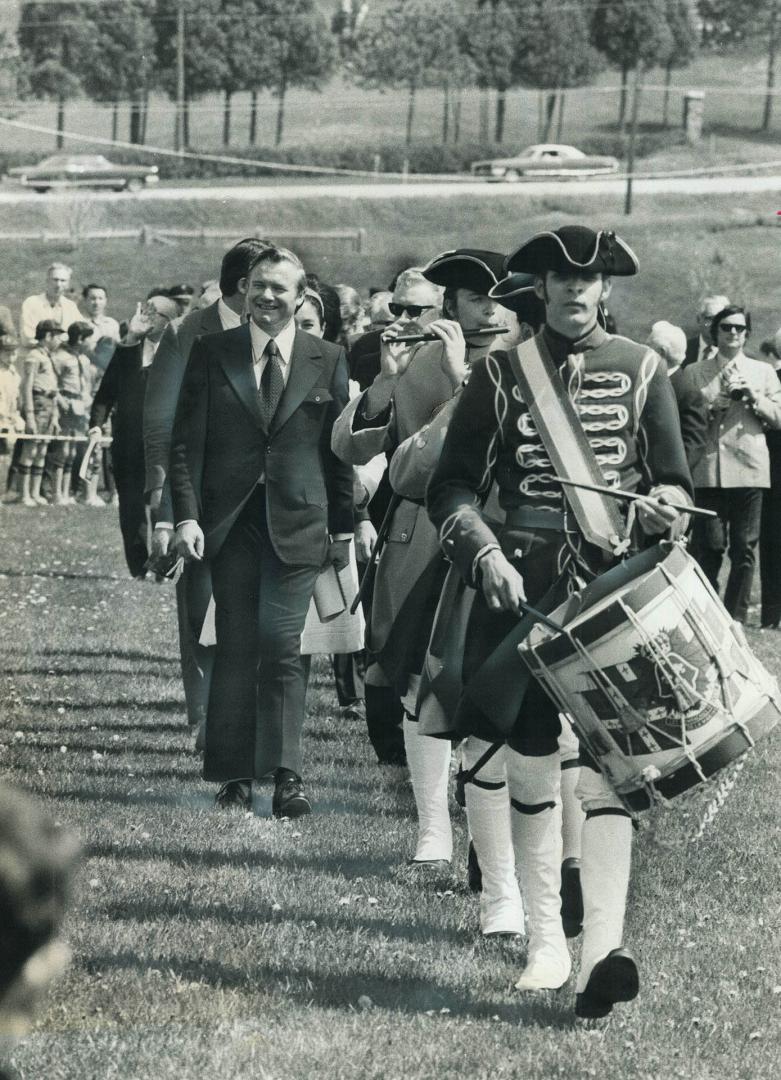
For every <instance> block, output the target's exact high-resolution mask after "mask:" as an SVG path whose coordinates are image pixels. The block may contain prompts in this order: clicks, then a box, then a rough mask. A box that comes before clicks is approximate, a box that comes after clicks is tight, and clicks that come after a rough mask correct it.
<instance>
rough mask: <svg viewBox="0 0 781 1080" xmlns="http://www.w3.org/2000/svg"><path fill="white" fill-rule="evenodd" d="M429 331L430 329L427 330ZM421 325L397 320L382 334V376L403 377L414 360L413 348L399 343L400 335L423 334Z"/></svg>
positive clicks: (410, 321) (390, 377) (411, 321)
mask: <svg viewBox="0 0 781 1080" xmlns="http://www.w3.org/2000/svg"><path fill="white" fill-rule="evenodd" d="M426 329H427V330H428V327H427V328H426ZM421 333H423V330H422V329H421V327H420V325H419V324H418V323H416V322H414V321H413V320H411V319H397V320H396V322H394V323H391V324H390V326H388V327H386V328H385V330H383V332H382V337H381V338H380V374H381V375H383V376H384V377H385V378H388V379H393V378H398V377H399V375H403V374H404V372H405V371H406V370H407V368H408V367H409V364H410V360H411V359H412V346H411V345H410V344H409V343H406V342H397V341H396V340H395V339H396V338H397V337H398V336H399V335H400V334H421Z"/></svg>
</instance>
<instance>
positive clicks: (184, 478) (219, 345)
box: [170, 324, 353, 566]
mask: <svg viewBox="0 0 781 1080" xmlns="http://www.w3.org/2000/svg"><path fill="white" fill-rule="evenodd" d="M347 401H348V391H347V360H346V357H345V354H344V350H343V349H342V348H341V347H340V346H338V345H332V344H330V343H329V342H327V341H321V340H320V339H319V338H315V337H312V335H311V334H307V333H304V332H303V331H301V330H298V331H296V336H295V342H294V346H293V354H292V357H291V366H290V374H289V377H288V382H287V385H286V387H285V390H284V393H283V394H282V398H281V399H280V402H279V405H278V406H277V411H276V413H275V414H274V417H273V419H272V421H271V425H270V427H269V429H268V430H266V428H265V426H264V422H263V419H262V417H261V413H260V409H259V406H258V393H257V388H256V385H255V376H254V373H253V369H252V349H251V343H250V332H249V326H247V325H246V324H245V325H243V326H240V327H238V328H237V329H235V330H227V331H225V332H223V333H221V334H210V335H208V336H207V337H202V338H199V339H198V340H197V341H196V343H195V345H194V346H193V348H192V351H191V353H190V361H189V364H188V366H187V371H186V372H185V376H184V381H183V383H182V389H181V393H180V395H179V404H178V407H177V410H176V419H175V421H174V430H173V441H172V445H171V473H170V480H171V493H172V496H173V508H174V521H175V523H178V522H180V521H184V520H187V519H195V520H197V521H198V522H199V524H200V525H201V528H202V529H203V531H204V534H205V537H206V556H207V558H210V557H213V556H214V555H216V553H217V552H218V551H219V549H220V547H221V546H222V543H223V541H224V540H225V537H226V536H227V535H228V532H229V531H230V529H231V527H232V525H233V523H234V522H235V520H236V518H237V517H238V515H239V513H240V511H241V509H242V507H243V506H244V504H245V503H246V501H247V499H248V498H249V496H250V495H251V494H252V491H253V490H254V488H255V485H256V484H257V482H258V480H259V479H260V476H261V474H263V475H265V489H266V518H267V523H268V529H269V533H270V536H271V541H272V543H273V545H274V549H275V551H276V552H277V555H278V556H279V558H280V559H281V560H282V561H283V562H285V563H288V564H291V565H301V566H316V565H317V566H319V565H320V563H321V562H322V561H323V558H324V556H325V552H326V549H327V543H328V533H329V532H331V533H339V532H343V533H351V532H352V531H353V504H352V503H353V476H352V468H351V466H350V465H345V464H343V463H342V462H341V461H339V459H338V458H337V457H336V455H335V454H334V453H333V452H332V450H331V428H332V427H333V423H334V421H335V420H336V418H337V417H338V416H339V414H340V413H341V411H342V409H343V408H344V407H345V406H346V404H347Z"/></svg>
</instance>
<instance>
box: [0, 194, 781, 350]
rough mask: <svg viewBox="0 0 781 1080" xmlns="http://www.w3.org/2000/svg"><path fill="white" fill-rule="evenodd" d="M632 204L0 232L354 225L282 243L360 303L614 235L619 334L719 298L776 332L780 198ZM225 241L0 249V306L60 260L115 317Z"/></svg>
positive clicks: (149, 207)
mask: <svg viewBox="0 0 781 1080" xmlns="http://www.w3.org/2000/svg"><path fill="white" fill-rule="evenodd" d="M635 206H636V210H635V213H633V215H632V216H631V217H629V218H626V217H624V216H623V213H622V200H621V198H620V197H619V196H609V197H601V198H600V197H588V196H583V195H580V194H579V193H578V192H577V191H576V190H574V189H573V186H572V185H568V184H563V185H560V186H559V188H558V189H554V190H552V191H551V193H550V195H548V196H546V197H544V198H536V197H530V196H528V195H526V194H524V191H523V188H522V187H521V188H520V189H513V188H508V189H507V191H506V192H503V194H502V195H501V197H497V198H491V199H480V198H475V197H469V196H466V195H463V194H460V193H456V194H454V195H450V196H443V198H441V199H424V198H417V199H409V200H407V199H405V200H398V201H396V200H379V199H372V198H371V197H365V198H348V197H344V198H331V199H308V200H305V199H302V200H300V201H298V200H292V201H289V202H270V201H264V200H263V199H262V198H259V199H258V200H257V201H254V202H224V203H220V202H207V201H200V200H197V199H193V200H182V201H181V202H178V203H158V202H149V203H143V204H139V203H137V202H135V201H133V200H128V201H126V202H119V203H108V202H106V201H103V200H101V199H100V198H97V199H96V198H91V199H90V198H89V197H82V196H79V197H78V198H76V199H74V200H73V201H72V202H69V203H68V204H62V203H53V204H41V205H40V206H38V205H36V204H35V203H33V204H30V203H24V204H19V205H17V206H15V207H13V208H11V207H7V206H3V207H0V228H3V229H5V228H8V229H14V230H17V229H26V228H29V229H41V230H44V229H47V228H48V229H70V230H71V231H73V232H74V233H78V232H79V231H81V232H84V231H87V230H89V229H102V228H110V227H115V228H122V227H130V226H133V227H140V225H141V224H142V223H144V222H145V223H146V224H149V225H152V226H154V225H159V226H161V227H163V226H166V225H167V226H169V227H171V226H181V227H189V228H200V227H203V226H210V227H217V226H220V227H224V228H226V229H229V230H234V236H235V239H236V240H238V239H239V238H240V237H241V236H244V235H247V234H248V233H251V232H253V231H254V230H255V229H256V228H259V229H261V230H262V231H264V232H265V231H267V233H268V235H271V236H272V237H274V236H282V237H283V238H284V234H285V232H286V231H289V232H299V233H300V232H302V231H306V230H311V231H314V232H316V231H319V230H324V229H345V228H350V229H357V228H359V227H362V228H364V229H365V230H366V246H365V250H364V252H363V253H362V254H356V253H354V252H352V251H350V250H348V247H349V245H347V244H346V243H341V242H340V243H339V244H335V243H333V242H330V243H327V242H324V241H314V240H310V241H307V242H299V241H297V242H295V243H294V245H293V246H294V247H295V248H296V250H297V251H298V252H299V254H300V255H301V257H302V258H303V260H304V263H305V265H306V266H307V269H310V270H314V271H316V272H317V273H318V274H320V276H321V277H322V279H323V280H324V281H330V282H334V283H335V282H347V283H349V284H352V285H355V286H357V287H358V288H359V289H360V290H361V291H362V292H364V293H365V292H366V290H367V289H368V287H369V286H370V285H376V286H380V287H382V286H384V285H385V284H386V283H387V282H388V281H390V280H391V278H392V276H393V274H394V273H395V272H396V271H397V270H398V269H399V268H401V267H402V266H409V265H412V264H415V263H422V262H426V261H427V260H428V259H430V258H431V257H432V256H433V255H434V254H436V253H437V252H440V251H444V250H446V249H448V248H452V247H454V246H458V245H466V246H475V247H486V248H495V249H497V250H506V251H507V250H510V249H511V248H512V247H515V246H517V245H518V244H520V243H521V242H522V240H523V239H524V238H526V237H528V236H530V235H532V234H533V233H534V232H535V231H537V230H539V229H542V228H555V227H557V226H559V225H562V224H564V223H566V222H568V221H582V222H584V223H587V224H592V225H594V226H595V227H613V228H616V229H617V230H618V231H619V233H620V234H621V235H622V236H624V237H626V239H627V240H628V242H629V243H630V244H631V245H632V247H633V248H634V249H635V250H636V252H637V254H638V256H639V258H640V265H641V273H640V276H639V277H637V278H634V279H631V280H627V281H619V280H617V281H616V282H615V288H614V295H613V299H612V301H611V305H610V306H611V309H612V310H613V313H614V314H615V316H616V318H617V319H618V324H619V329H620V331H621V332H622V333H625V334H628V335H629V336H635V337H640V338H643V337H645V336H646V335H647V333H648V329H649V327H650V325H651V323H653V322H654V321H655V320H656V319H661V318H664V319H669V320H671V321H672V322H675V323H677V324H679V325H682V326H684V327H687V328H688V327H690V326H692V323H693V316H694V307H695V305H696V302H697V298H698V297H699V295H700V294H701V293H702V292H703V291H706V290H713V291H716V292H727V293H728V294H729V295H730V296H731V297H732V298H733V299H734V300H736V301H740V302H745V303H747V304H748V306H749V307H750V308H751V310H752V313H753V316H754V335H753V338H752V344H754V345H755V346H756V345H757V344H758V343H759V342H760V341H761V340H763V339H764V338H766V337H769V336H771V335H772V334H773V333H774V332H775V330H776V329H777V328H778V326H779V322H781V312H780V311H779V306H778V290H777V282H776V278H777V267H778V250H779V237H781V231H779V228H780V227H781V218H779V217H778V216H777V213H776V211H777V210H778V209H781V195H779V194H775V193H772V192H771V193H767V194H764V195H758V194H756V195H746V196H732V197H724V196H722V197H719V198H710V199H704V198H702V197H692V196H655V197H652V196H640V197H638V198H637V199H636V202H635ZM231 242H233V241H229V240H227V239H226V241H225V242H224V243H223V242H217V241H212V242H209V243H202V242H199V241H182V242H180V243H178V244H174V245H162V244H157V243H154V244H151V245H148V246H141V245H140V244H138V243H135V242H131V241H119V240H117V241H102V240H101V241H89V240H75V241H73V242H70V241H69V242H67V243H63V242H57V243H53V242H44V241H25V242H22V243H5V244H3V245H2V248H0V282H2V284H3V290H2V291H3V301H2V302H3V303H7V304H10V306H11V308H12V310H13V311H14V312H18V310H19V305H20V304H21V302H22V300H23V298H24V297H25V296H27V295H29V294H30V293H32V292H38V291H40V290H41V288H42V281H43V273H44V269H45V267H46V266H47V265H48V264H49V262H51V261H52V260H53V259H64V260H65V261H67V262H68V263H70V264H71V265H72V266H73V267H74V285H76V286H77V287H78V288H80V287H81V285H82V284H84V283H86V282H88V281H95V280H97V281H101V282H104V283H105V284H106V285H107V286H108V290H109V295H110V298H111V301H110V304H111V310H112V313H113V314H115V315H117V317H123V316H127V315H129V314H130V313H131V312H132V310H133V308H134V306H135V302H136V300H137V299H139V298H140V297H143V296H145V295H146V293H147V292H148V290H149V289H150V288H151V287H152V286H153V285H156V284H160V283H167V284H172V283H174V282H179V281H182V280H185V281H191V282H193V283H194V284H198V283H200V282H201V281H203V280H205V279H206V278H211V277H215V276H216V275H217V273H218V269H219V262H220V259H221V258H222V255H223V253H224V251H225V249H226V247H227V246H229V243H231Z"/></svg>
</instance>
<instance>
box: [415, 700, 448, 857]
mask: <svg viewBox="0 0 781 1080" xmlns="http://www.w3.org/2000/svg"><path fill="white" fill-rule="evenodd" d="M404 749H405V750H406V752H407V765H408V766H409V773H410V778H411V780H412V793H413V795H414V796H415V806H416V807H417V811H418V842H417V847H416V848H415V855H414V856H413V862H428V861H430V860H438V859H445V860H447V861H448V862H450V860H451V858H452V857H453V834H452V831H451V828H450V811H449V808H448V789H449V783H450V741H449V740H448V739H433V738H431V736H429V735H419V734H418V725H417V722H416V721H414V720H410V719H409V718H408V717H406V716H405V717H404Z"/></svg>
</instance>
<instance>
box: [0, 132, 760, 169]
mask: <svg viewBox="0 0 781 1080" xmlns="http://www.w3.org/2000/svg"><path fill="white" fill-rule="evenodd" d="M0 126H5V127H12V128H16V129H18V130H22V131H34V132H37V133H39V134H44V135H62V137H63V138H66V139H74V140H78V141H80V142H89V143H97V144H99V145H101V146H115V147H118V148H120V149H131V150H135V151H137V152H143V153H147V154H150V155H155V154H157V155H159V156H162V157H170V158H180V159H183V160H188V161H212V162H215V163H217V164H222V165H242V166H245V167H250V168H256V169H266V170H269V171H273V172H279V173H290V172H294V173H300V174H302V175H303V174H306V173H308V174H310V175H319V176H352V177H355V178H359V179H364V180H366V179H368V180H377V179H379V178H381V179H382V180H402V181H404V182H406V183H415V182H416V181H440V182H442V183H445V182H447V183H460V184H464V183H480V184H483V183H485V181H484V180H477V179H476V178H475V177H473V176H467V175H464V174H462V173H403V172H401V173H399V172H383V173H376V172H371V171H369V170H368V169H341V168H339V167H337V166H326V165H297V164H292V163H289V162H281V161H262V160H258V159H255V158H243V157H234V156H231V155H227V154H207V153H196V152H195V151H193V150H182V151H177V150H168V149H167V148H165V147H161V146H138V145H137V144H135V143H130V142H125V141H124V140H121V139H116V140H114V139H106V138H103V137H102V136H100V135H82V134H79V133H77V132H75V131H58V130H57V128H53V127H48V126H46V125H43V124H27V123H22V122H21V121H19V120H9V119H7V118H6V117H0ZM765 169H779V170H781V159H774V160H772V161H759V162H757V161H753V162H746V163H743V164H737V163H736V164H730V165H706V166H701V167H699V168H696V169H669V170H664V171H660V172H632V173H631V174H630V173H626V172H612V173H605V174H602V175H601V176H600V177H598V179H605V180H627V179H628V178H629V177H630V175H631V178H632V179H633V180H657V179H675V178H680V179H686V178H687V177H695V176H730V175H740V174H741V173H742V172H746V171H748V172H754V171H756V170H765ZM571 176H572V178H573V179H578V178H581V179H592V178H591V177H588V176H582V177H579V174H578V173H577V171H575V170H572V173H571ZM548 178H549V179H553V178H552V177H548ZM560 178H561V177H560V176H557V177H556V179H560ZM226 179H227V178H226ZM533 179H542V180H544V179H546V177H545V176H544V175H543V176H539V177H534V178H533Z"/></svg>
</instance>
